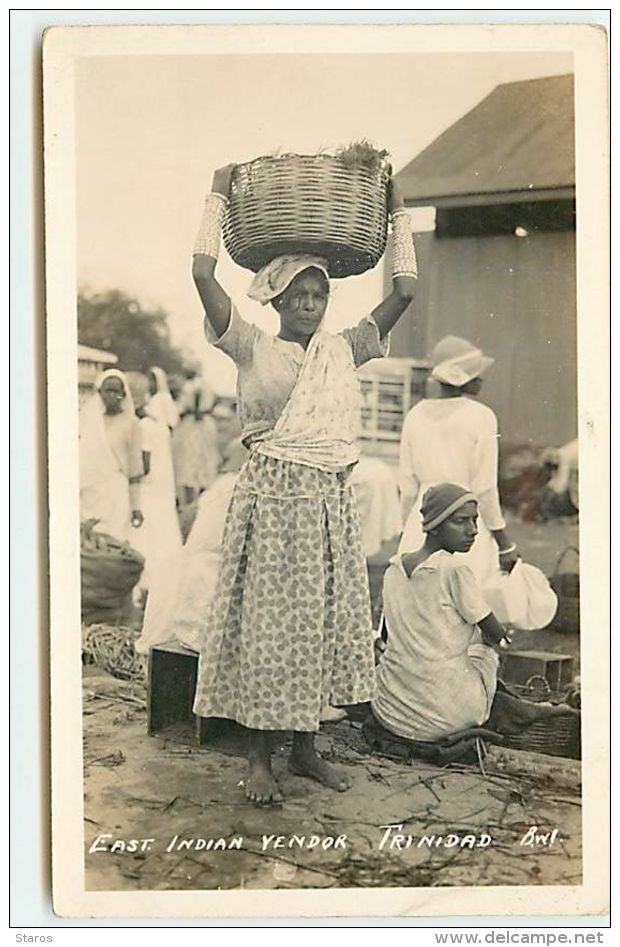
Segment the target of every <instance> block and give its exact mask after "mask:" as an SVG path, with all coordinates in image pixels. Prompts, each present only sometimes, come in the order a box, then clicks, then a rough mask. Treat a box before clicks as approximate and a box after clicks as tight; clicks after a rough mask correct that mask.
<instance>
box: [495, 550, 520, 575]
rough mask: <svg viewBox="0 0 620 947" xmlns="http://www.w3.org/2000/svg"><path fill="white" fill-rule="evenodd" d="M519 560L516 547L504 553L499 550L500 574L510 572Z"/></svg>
mask: <svg viewBox="0 0 620 947" xmlns="http://www.w3.org/2000/svg"><path fill="white" fill-rule="evenodd" d="M519 559H520V556H519V550H518V549H517V547H516V546H513V547H512V548H510V549H508V550H506V552H502V551H501V549H500V551H499V567H500V569H501V570H502V572H512V570H513V569H514V567H515V566H516V564H517V562H518V561H519Z"/></svg>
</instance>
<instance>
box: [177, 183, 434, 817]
mask: <svg viewBox="0 0 620 947" xmlns="http://www.w3.org/2000/svg"><path fill="white" fill-rule="evenodd" d="M233 170H234V166H232V165H229V166H227V167H225V168H222V169H220V170H219V171H216V173H215V176H214V179H213V189H212V193H211V194H210V195H209V196H208V197H207V200H206V204H205V210H204V216H203V220H202V223H201V227H200V231H199V234H198V238H197V241H196V245H195V247H194V257H193V261H194V262H193V277H194V281H195V283H196V287H197V289H198V293H199V294H200V298H201V300H202V303H203V305H204V309H205V313H206V318H207V321H208V324H209V326H208V328H209V329H210V330H211V331H212V333H214V335H215V338H216V341H215V345H216V347H217V348H219V349H221V350H222V351H223V352H226V353H227V354H228V355H229V356H230V357H231V358H232V359H233V360H234V361H235V363H236V365H237V368H238V382H237V388H238V402H239V412H240V420H241V424H242V428H243V440H244V443H245V444H246V446H247V447H248V448H249V456H248V459H247V461H246V463H245V464H244V466H243V468H242V469H241V471H240V474H239V478H238V481H237V484H236V487H235V490H234V493H233V496H232V500H231V503H230V507H229V511H228V516H227V521H226V527H225V531H224V538H223V542H222V559H221V566H220V573H219V578H218V584H217V589H216V592H215V596H214V601H213V605H212V608H211V611H210V613H209V616H208V618H207V620H206V623H205V624H206V626H205V640H204V642H203V646H202V651H201V658H200V667H199V678H198V687H197V691H196V699H195V705H194V709H195V712H196V713H197V714H199V715H201V716H203V717H224V718H227V719H232V720H236V721H238V722H239V723H240V724H242V725H243V726H245V727H247V728H248V729H249V731H250V732H249V752H248V759H249V765H250V772H249V777H248V780H247V782H246V795H247V797H248V799H250V800H252V801H253V802H256V803H259V804H273V803H277V802H280V801H281V799H282V795H281V792H280V788H279V786H278V784H277V782H276V780H275V779H274V776H273V774H272V770H271V753H272V739H273V734H274V732H275V731H283V730H290V731H292V732H293V748H292V752H291V757H290V762H289V768H290V769H291V770H292V771H293V772H294V773H296V774H298V775H302V776H306V777H309V778H312V779H316V780H318V781H319V782H321V783H322V784H324V785H326V786H329V787H331V788H333V789H336V790H339V791H342V790H344V789H346V788H347V787H348V782H347V779H346V778H345V776H344V775H343V774H342V773H341V772H339V771H338V770H337V769H336V768H334V767H332V766H331V765H329V764H328V763H326V762H325V761H324V760H322V759H321V758H320V756H319V755H318V754H317V752H316V750H315V747H314V735H315V733H316V731H318V729H319V721H320V715H321V708H322V707H323V706H325V705H327V704H330V705H331V706H338V705H351V704H356V703H360V702H364V701H368V700H370V699H371V698H372V696H373V693H374V662H373V632H372V625H371V614H370V599H369V593H368V578H367V572H366V565H365V560H364V553H363V550H362V544H361V538H360V527H359V521H358V516H357V510H356V507H355V501H354V498H353V494H352V490H351V487H350V485H349V483H348V477H349V474H350V472H351V470H352V469H353V467H354V465H355V463H356V462H357V460H358V457H359V449H358V447H357V434H358V429H359V418H360V393H359V387H358V382H357V378H356V374H355V369H356V368H358V367H359V366H360V365H363V364H364V363H365V362H366V361H368V360H369V359H371V358H376V357H379V356H382V355H385V354H386V350H387V335H388V332H389V331H390V329H391V328H392V327H393V326H394V324H395V323H396V321H397V320H398V319H399V317H400V316H401V315H402V313H403V312H404V311H405V309H406V308H407V306H408V304H409V303H410V301H411V299H412V297H413V291H414V286H415V278H416V275H417V268H416V262H415V252H414V248H413V241H412V237H411V228H410V226H409V223H408V216H407V213H406V211H405V210H404V207H403V204H402V198H401V197H400V195H399V194H398V192H397V190H396V187H395V186H394V184H392V186H391V192H390V199H389V205H390V212H391V219H392V229H393V233H394V255H393V258H394V272H393V290H392V292H391V294H390V295H389V296H388V297H387V298H386V299H385V300H384V301H383V302H382V303H381V305H379V306H378V307H377V308H376V309H375V310H374V311H373V312H372V313H371V315H370V316H368V317H367V318H364V319H362V321H361V322H360V323H358V325H357V326H355V327H354V328H352V329H346V330H345V331H344V332H342V333H340V334H339V335H332V334H330V333H327V332H326V331H324V329H323V318H324V315H325V311H326V308H327V303H328V299H329V288H330V286H329V276H328V268H327V261H326V260H325V259H321V258H319V257H316V258H315V257H312V256H307V255H301V254H299V255H289V256H283V257H277V258H276V259H274V260H272V261H271V262H270V263H269V264H268V265H267V266H265V267H263V269H262V270H260V271H259V272H258V273H257V274H256V276H255V278H254V280H253V282H252V285H251V287H250V291H249V296H250V297H251V298H252V299H255V300H257V301H259V302H260V303H262V304H263V305H267V304H268V303H270V304H271V305H272V306H273V307H274V309H275V310H276V312H277V313H278V316H279V318H280V330H279V332H278V334H277V336H275V337H273V336H270V335H268V334H267V333H266V332H264V331H262V330H261V329H260V328H258V327H257V326H254V325H250V324H248V323H246V322H245V321H244V320H243V319H241V317H240V316H239V314H238V313H237V311H236V310H235V307H234V306H233V305H232V303H231V301H230V299H229V297H228V296H227V295H226V293H225V292H224V290H223V289H222V287H221V286H220V285H219V283H218V281H217V279H216V278H215V267H216V263H217V257H218V250H219V242H220V231H221V226H222V222H223V218H224V214H225V210H226V205H227V200H228V194H229V190H230V181H231V176H232V173H233Z"/></svg>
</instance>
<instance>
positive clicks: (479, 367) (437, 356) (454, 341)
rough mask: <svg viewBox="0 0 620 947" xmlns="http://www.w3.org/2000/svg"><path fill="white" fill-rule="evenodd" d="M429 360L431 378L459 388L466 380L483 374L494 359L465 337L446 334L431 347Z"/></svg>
mask: <svg viewBox="0 0 620 947" xmlns="http://www.w3.org/2000/svg"><path fill="white" fill-rule="evenodd" d="M431 361H432V363H433V370H432V372H431V377H432V378H435V379H436V380H437V381H441V382H443V383H444V384H446V385H453V386H454V387H456V388H460V387H462V386H463V385H466V384H467V382H468V381H472V380H473V379H474V378H479V377H480V376H481V375H483V374H484V372H486V370H487V369H488V368H490V367H491V365H492V364H493V362H494V361H495V360H494V359H492V358H490V357H489V356H487V355H485V354H484V353H483V352H482V351H481V349H478V348H476V346H475V345H472V344H471V342H468V341H467V340H466V339H461V338H459V337H458V336H457V335H447V336H446V337H445V338H443V339H442V340H441V342H438V343H437V345H436V346H435V348H434V349H433V351H432V353H431Z"/></svg>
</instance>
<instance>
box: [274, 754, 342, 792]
mask: <svg viewBox="0 0 620 947" xmlns="http://www.w3.org/2000/svg"><path fill="white" fill-rule="evenodd" d="M288 768H289V769H290V771H291V773H294V774H295V775H296V776H306V777H307V778H308V779H315V780H316V781H317V783H321V784H322V785H323V786H327V788H328V789H335V790H336V791H337V792H344V791H345V790H346V789H349V787H350V785H351V783H350V780H349V778H348V777H347V776H345V774H344V773H343V772H342V771H341V770H339V769H338V768H337V767H336V766H332V765H331V763H326V762H325V760H322V759H321V757H320V756H319V755H318V753H317V752H316V750H312V752H311V753H303V754H302V753H296V752H293V753H292V754H291V757H290V759H289V763H288Z"/></svg>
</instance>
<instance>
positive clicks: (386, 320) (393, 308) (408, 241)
mask: <svg viewBox="0 0 620 947" xmlns="http://www.w3.org/2000/svg"><path fill="white" fill-rule="evenodd" d="M389 208H390V220H391V222H392V235H393V245H392V292H391V293H390V295H389V296H387V297H386V299H384V300H383V302H382V303H380V305H378V306H377V308H376V309H374V310H373V312H372V316H373V319H374V320H375V322H376V323H377V326H378V327H379V335H380V336H381V338H382V339H383V338H384V337H385V336H386V335H387V334H388V332H389V331H390V329H392V328H393V327H394V326H395V325H396V323H397V322H398V320H399V319H400V317H401V316H402V314H403V313H404V311H405V309H406V308H407V306H408V305H409V303H410V302H411V300H412V299H413V296H414V292H415V283H416V280H417V278H418V265H417V261H416V256H415V248H414V246H413V237H412V235H411V225H410V222H409V215H408V213H407V211H406V209H405V203H404V201H403V197H402V194H401V192H400V188H399V186H398V184H397V183H396V181H395V180H394V178H392V179H391V181H390V194H389Z"/></svg>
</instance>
